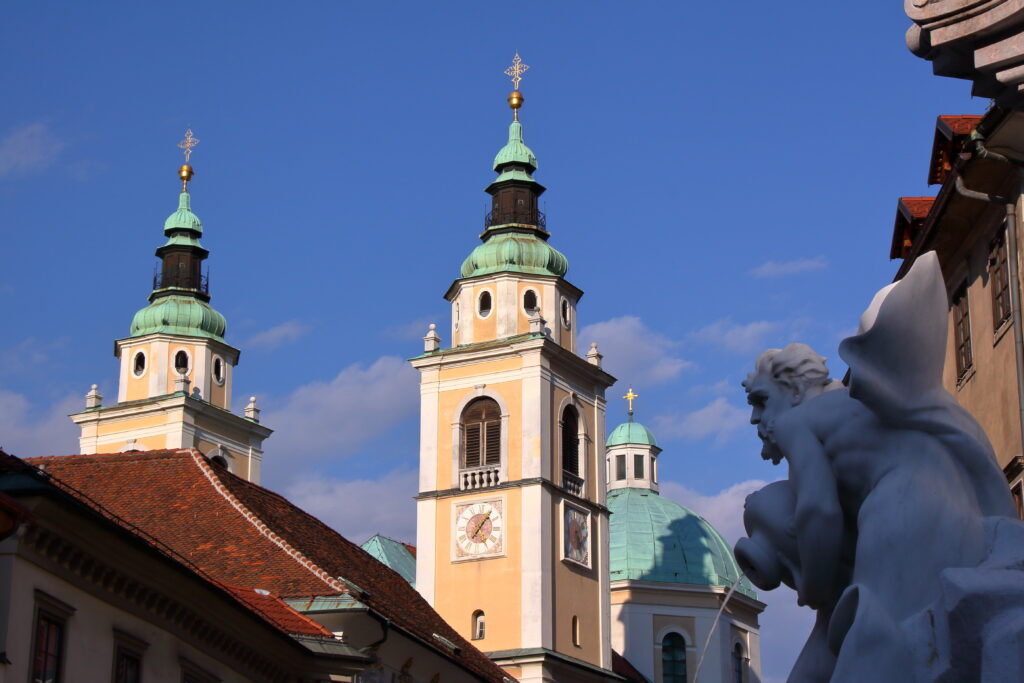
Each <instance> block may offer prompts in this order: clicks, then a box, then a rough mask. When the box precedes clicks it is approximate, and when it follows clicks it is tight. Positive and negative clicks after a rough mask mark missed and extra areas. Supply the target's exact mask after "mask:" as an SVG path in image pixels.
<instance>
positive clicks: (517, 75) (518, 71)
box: [505, 52, 530, 121]
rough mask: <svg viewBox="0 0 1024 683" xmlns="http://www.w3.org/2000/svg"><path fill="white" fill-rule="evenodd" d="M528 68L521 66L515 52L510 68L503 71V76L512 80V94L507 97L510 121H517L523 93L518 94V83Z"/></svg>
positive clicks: (526, 65) (528, 66)
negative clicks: (510, 111) (510, 113)
mask: <svg viewBox="0 0 1024 683" xmlns="http://www.w3.org/2000/svg"><path fill="white" fill-rule="evenodd" d="M529 68H530V65H529V64H523V60H522V58H521V57H520V56H519V53H518V52H516V56H515V57H513V58H512V66H510V67H509V68H507V69H505V75H506V76H509V77H510V78H511V79H512V92H511V93H510V94H509V96H508V106H510V107H512V119H513V120H514V121H518V120H519V107H521V106H523V100H524V99H526V98H524V97H523V93H521V92H519V81H521V80H523V74H524V73H526V71H527V69H529Z"/></svg>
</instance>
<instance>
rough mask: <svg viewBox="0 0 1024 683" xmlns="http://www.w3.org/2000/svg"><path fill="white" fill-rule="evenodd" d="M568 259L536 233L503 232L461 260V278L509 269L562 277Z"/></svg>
mask: <svg viewBox="0 0 1024 683" xmlns="http://www.w3.org/2000/svg"><path fill="white" fill-rule="evenodd" d="M568 270H569V260H568V259H567V258H565V255H564V254H562V252H560V251H558V250H557V249H555V248H554V247H552V246H551V245H550V244H548V243H547V242H546V241H545V240H543V239H541V238H540V237H538V236H537V235H535V234H531V233H523V232H506V233H502V234H497V235H491V236H489V238H488V239H487V241H486V242H484V243H483V244H481V245H479V246H477V248H476V249H474V250H473V251H472V252H470V254H469V256H468V257H466V260H465V261H463V262H462V277H472V276H474V275H486V274H488V273H498V272H502V271H511V272H515V273H529V274H531V275H554V276H556V277H563V276H564V275H565V273H566V272H567V271H568Z"/></svg>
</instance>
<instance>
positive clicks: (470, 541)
mask: <svg viewBox="0 0 1024 683" xmlns="http://www.w3.org/2000/svg"><path fill="white" fill-rule="evenodd" d="M501 508H502V505H501V501H500V500H485V501H480V502H477V503H469V504H466V505H459V506H457V507H456V508H455V513H456V518H455V556H456V557H459V558H462V557H481V556H487V555H500V554H501V553H502V552H504V549H505V548H504V543H503V540H502V539H503V536H502V530H503V529H502V527H503V523H504V520H503V519H502V517H501Z"/></svg>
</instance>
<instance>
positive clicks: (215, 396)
mask: <svg viewBox="0 0 1024 683" xmlns="http://www.w3.org/2000/svg"><path fill="white" fill-rule="evenodd" d="M214 362H215V359H214V358H211V359H210V396H209V397H208V399H207V400H209V402H210V403H212V404H213V405H215V406H217V407H218V408H224V409H225V410H230V409H231V406H229V405H227V387H228V381H229V380H228V378H229V377H230V376H231V375H230V374H229V371H228V362H227V361H226V360H224V358H223V357H221V362H222V363H223V364H224V384H217V380H216V379H215V376H214V374H213V364H214Z"/></svg>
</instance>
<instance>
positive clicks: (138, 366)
mask: <svg viewBox="0 0 1024 683" xmlns="http://www.w3.org/2000/svg"><path fill="white" fill-rule="evenodd" d="M132 365H133V367H132V372H133V373H134V374H135V376H136V377H142V375H143V373H145V372H146V354H145V353H143V352H142V351H139V352H137V353H136V354H135V358H134V360H133V363H132Z"/></svg>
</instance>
